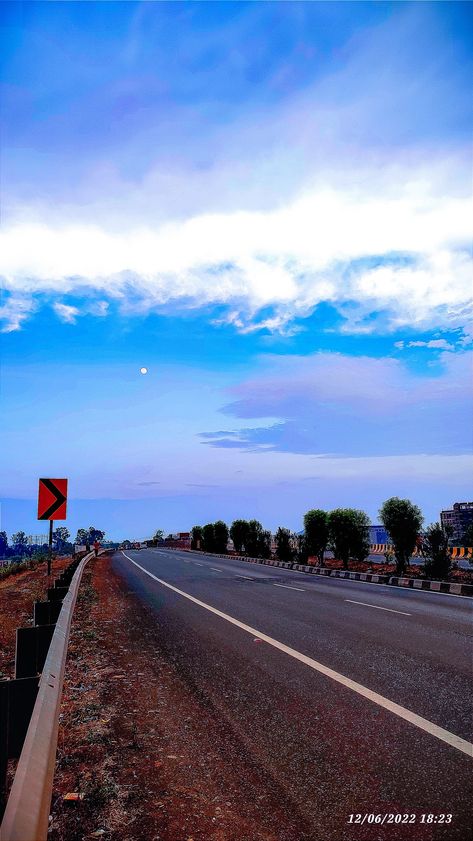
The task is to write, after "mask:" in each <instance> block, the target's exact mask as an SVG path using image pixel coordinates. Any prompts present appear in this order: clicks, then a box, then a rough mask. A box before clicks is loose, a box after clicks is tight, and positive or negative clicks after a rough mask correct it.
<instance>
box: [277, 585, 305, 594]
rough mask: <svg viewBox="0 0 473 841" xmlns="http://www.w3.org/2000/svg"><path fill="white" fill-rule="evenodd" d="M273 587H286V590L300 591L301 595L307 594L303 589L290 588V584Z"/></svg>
mask: <svg viewBox="0 0 473 841" xmlns="http://www.w3.org/2000/svg"><path fill="white" fill-rule="evenodd" d="M273 587H284V589H285V590H298V591H299V593H305V590H303V589H302V587H290V586H289V584H273Z"/></svg>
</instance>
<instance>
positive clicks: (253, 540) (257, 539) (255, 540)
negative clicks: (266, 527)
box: [245, 520, 263, 558]
mask: <svg viewBox="0 0 473 841" xmlns="http://www.w3.org/2000/svg"><path fill="white" fill-rule="evenodd" d="M262 535H263V526H262V525H261V523H260V522H258V520H250V521H249V523H248V531H247V534H246V543H245V551H246V554H247V555H248V556H249V557H250V558H257V557H259V550H260V547H261V538H262Z"/></svg>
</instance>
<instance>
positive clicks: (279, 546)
mask: <svg viewBox="0 0 473 841" xmlns="http://www.w3.org/2000/svg"><path fill="white" fill-rule="evenodd" d="M276 555H277V557H278V558H279V560H280V561H286V562H289V563H290V562H291V561H292V559H293V557H294V549H293V547H292V535H291V532H290V531H289V529H285V528H283V527H282V526H279V528H278V530H277V532H276Z"/></svg>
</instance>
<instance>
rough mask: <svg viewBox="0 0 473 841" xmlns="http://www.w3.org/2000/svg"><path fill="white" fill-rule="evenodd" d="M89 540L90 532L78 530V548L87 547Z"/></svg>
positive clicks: (76, 540)
mask: <svg viewBox="0 0 473 841" xmlns="http://www.w3.org/2000/svg"><path fill="white" fill-rule="evenodd" d="M88 539H89V531H88V529H77V535H76V539H75V542H76V543H77V545H78V546H85V544H86V543H87V541H88Z"/></svg>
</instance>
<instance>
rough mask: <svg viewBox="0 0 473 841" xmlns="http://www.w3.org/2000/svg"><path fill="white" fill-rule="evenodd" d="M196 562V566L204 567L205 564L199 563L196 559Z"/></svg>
mask: <svg viewBox="0 0 473 841" xmlns="http://www.w3.org/2000/svg"><path fill="white" fill-rule="evenodd" d="M194 563H195V565H196V567H203V566H204V565H203V564H199V563H198V562H197V561H194Z"/></svg>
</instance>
